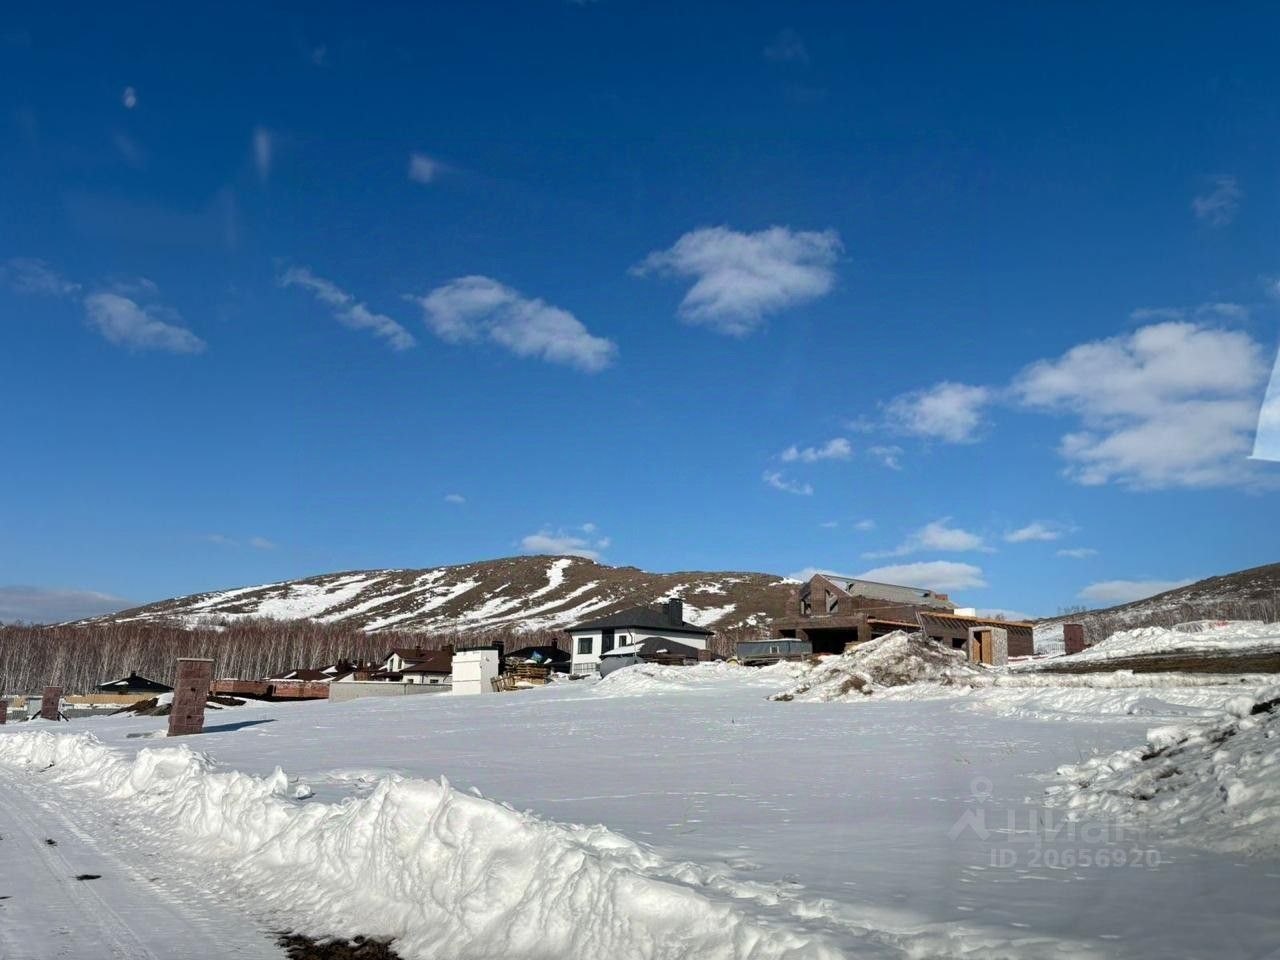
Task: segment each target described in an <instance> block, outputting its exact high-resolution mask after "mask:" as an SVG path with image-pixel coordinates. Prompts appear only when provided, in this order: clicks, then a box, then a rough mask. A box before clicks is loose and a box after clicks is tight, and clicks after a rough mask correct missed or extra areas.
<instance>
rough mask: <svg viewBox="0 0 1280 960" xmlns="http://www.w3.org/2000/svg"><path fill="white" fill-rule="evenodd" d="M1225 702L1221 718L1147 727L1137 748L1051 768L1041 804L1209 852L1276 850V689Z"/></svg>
mask: <svg viewBox="0 0 1280 960" xmlns="http://www.w3.org/2000/svg"><path fill="white" fill-rule="evenodd" d="M1226 708H1227V712H1228V713H1229V714H1230V718H1229V719H1226V720H1218V721H1217V722H1214V723H1209V724H1201V725H1190V726H1183V725H1173V726H1165V727H1156V728H1154V729H1152V730H1151V731H1149V732H1148V734H1147V745H1146V746H1145V747H1140V748H1135V749H1132V750H1121V751H1119V752H1117V753H1113V754H1111V755H1110V756H1107V757H1094V758H1092V759H1090V760H1087V761H1086V762H1084V763H1081V764H1075V765H1071V766H1064V767H1060V768H1059V769H1058V776H1059V777H1060V778H1061V779H1062V780H1063V781H1065V782H1064V783H1062V784H1059V785H1056V786H1053V787H1050V788H1049V790H1048V791H1047V792H1048V797H1049V802H1051V803H1056V804H1059V805H1062V806H1065V807H1066V809H1067V810H1068V811H1069V813H1070V815H1071V816H1072V817H1073V818H1077V819H1079V818H1089V819H1093V820H1104V819H1109V818H1110V819H1116V820H1119V821H1121V822H1127V823H1132V824H1133V825H1134V826H1137V827H1140V828H1145V829H1149V830H1152V831H1155V832H1158V833H1160V834H1163V835H1165V836H1168V837H1169V838H1170V839H1174V840H1177V841H1180V842H1186V843H1191V844H1195V845H1200V846H1205V847H1208V848H1210V849H1216V850H1224V851H1230V852H1235V853H1249V854H1259V855H1264V856H1274V855H1276V854H1277V853H1280V687H1270V688H1268V689H1266V690H1264V691H1262V692H1260V693H1259V694H1257V695H1255V696H1238V697H1234V698H1232V699H1231V700H1230V701H1228V702H1227V704H1226Z"/></svg>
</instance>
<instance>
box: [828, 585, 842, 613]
mask: <svg viewBox="0 0 1280 960" xmlns="http://www.w3.org/2000/svg"><path fill="white" fill-rule="evenodd" d="M826 599H827V613H835V612H836V610H837V609H838V608H839V606H840V598H839V597H837V596H836V595H835V594H834V593H832V592H831V591H830V590H828V591H827V596H826Z"/></svg>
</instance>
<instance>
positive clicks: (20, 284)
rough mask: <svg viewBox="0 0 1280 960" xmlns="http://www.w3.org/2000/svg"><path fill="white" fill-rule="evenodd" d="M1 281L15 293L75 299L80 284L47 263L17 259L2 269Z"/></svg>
mask: <svg viewBox="0 0 1280 960" xmlns="http://www.w3.org/2000/svg"><path fill="white" fill-rule="evenodd" d="M0 280H2V281H3V282H4V284H5V285H6V286H7V287H9V289H10V290H12V291H14V292H15V293H23V294H35V295H38V296H46V297H74V296H75V295H76V294H78V293H79V292H80V284H78V283H72V282H71V281H70V280H68V279H66V277H64V276H62V274H60V273H58V271H57V270H55V269H53V267H51V266H49V264H47V263H46V262H45V261H43V260H38V259H35V258H34V257H15V258H14V259H12V260H8V261H6V262H5V264H4V266H3V267H0Z"/></svg>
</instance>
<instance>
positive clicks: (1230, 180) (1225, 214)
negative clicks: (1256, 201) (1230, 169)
mask: <svg viewBox="0 0 1280 960" xmlns="http://www.w3.org/2000/svg"><path fill="white" fill-rule="evenodd" d="M1212 183H1213V189H1212V190H1210V191H1209V192H1208V193H1202V194H1200V195H1198V196H1196V197H1195V198H1193V199H1192V201H1191V209H1192V211H1193V212H1194V213H1195V215H1196V219H1197V220H1200V221H1203V222H1204V223H1207V224H1209V225H1210V226H1212V227H1225V226H1226V225H1227V224H1229V223H1230V222H1231V221H1232V220H1234V219H1235V217H1236V211H1237V210H1239V209H1240V199H1241V197H1243V196H1244V191H1242V190H1241V189H1240V185H1239V184H1238V183H1237V182H1236V178H1235V177H1232V176H1226V175H1221V176H1216V177H1214V178H1213V180H1212Z"/></svg>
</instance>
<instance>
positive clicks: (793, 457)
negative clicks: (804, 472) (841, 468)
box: [779, 437, 853, 463]
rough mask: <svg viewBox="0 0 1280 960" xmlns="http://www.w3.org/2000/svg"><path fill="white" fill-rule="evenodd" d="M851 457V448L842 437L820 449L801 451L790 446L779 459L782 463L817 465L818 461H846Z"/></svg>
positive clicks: (829, 441)
mask: <svg viewBox="0 0 1280 960" xmlns="http://www.w3.org/2000/svg"><path fill="white" fill-rule="evenodd" d="M851 456H853V447H852V446H851V445H850V444H849V441H848V440H846V439H845V438H844V437H833V438H832V439H830V440H828V441H827V442H826V443H824V444H823V445H822V446H820V447H805V448H803V449H801V448H799V447H796V446H790V447H787V449H786V450H783V451H782V453H781V454H779V457H780V458H781V459H782V462H783V463H795V462H797V461H799V462H800V463H817V462H818V461H819V460H848V459H849V458H850V457H851Z"/></svg>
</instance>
